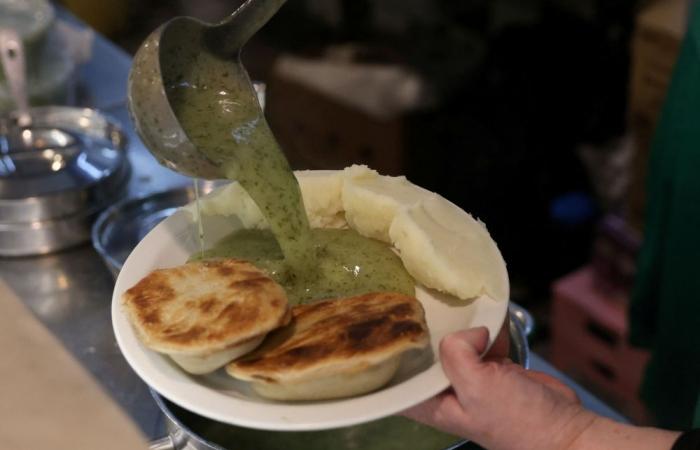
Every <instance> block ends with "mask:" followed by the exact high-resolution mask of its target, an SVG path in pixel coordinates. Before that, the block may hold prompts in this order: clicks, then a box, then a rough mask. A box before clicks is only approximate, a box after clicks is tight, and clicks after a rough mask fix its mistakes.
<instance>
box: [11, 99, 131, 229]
mask: <svg viewBox="0 0 700 450" xmlns="http://www.w3.org/2000/svg"><path fill="white" fill-rule="evenodd" d="M31 117H32V124H31V127H20V126H18V125H17V121H16V120H15V119H16V118H15V117H13V116H12V115H5V116H0V221H1V222H6V223H21V222H32V221H39V220H49V219H54V218H59V217H66V216H70V215H73V214H78V213H85V212H87V211H97V210H98V209H100V208H101V207H104V206H105V205H106V204H107V203H108V202H109V201H111V200H113V199H114V196H115V193H116V192H117V191H119V190H120V188H121V186H122V185H123V184H124V183H125V181H126V179H127V176H128V172H129V166H128V160H127V156H126V152H125V151H124V149H125V148H126V137H125V135H124V133H123V132H122V131H121V130H120V128H119V126H118V125H117V123H116V122H115V121H113V120H110V119H109V118H107V117H106V116H104V115H102V114H100V113H99V112H97V111H95V110H92V109H88V108H72V107H62V106H49V107H41V108H33V109H32V110H31Z"/></svg>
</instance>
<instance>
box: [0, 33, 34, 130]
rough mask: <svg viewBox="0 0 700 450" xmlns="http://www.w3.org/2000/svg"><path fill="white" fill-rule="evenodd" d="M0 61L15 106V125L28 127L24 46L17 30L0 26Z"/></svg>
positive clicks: (29, 116)
mask: <svg viewBox="0 0 700 450" xmlns="http://www.w3.org/2000/svg"><path fill="white" fill-rule="evenodd" d="M0 62H1V63H2V67H3V69H4V72H5V79H6V80H7V84H8V86H9V88H10V94H11V95H12V99H13V100H14V102H15V108H17V125H19V126H20V127H29V126H30V125H31V123H32V116H31V115H30V114H29V100H28V99H27V75H26V70H25V67H24V66H25V64H24V46H23V44H22V39H21V38H20V36H19V33H17V31H15V30H13V29H10V28H0Z"/></svg>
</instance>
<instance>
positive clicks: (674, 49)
mask: <svg viewBox="0 0 700 450" xmlns="http://www.w3.org/2000/svg"><path fill="white" fill-rule="evenodd" d="M687 7H688V5H687V0H656V1H653V2H651V3H650V4H648V5H647V6H646V7H645V8H644V9H642V11H641V12H640V13H639V15H638V16H637V18H636V21H635V31H634V34H633V37H632V52H631V73H630V97H629V111H628V113H629V128H630V132H631V134H632V136H633V139H634V145H635V148H636V153H635V156H634V157H633V160H632V164H631V177H630V178H631V180H630V187H629V191H628V202H627V214H626V216H627V220H628V222H629V223H630V224H631V225H632V226H633V227H634V228H635V229H637V230H639V231H641V230H642V229H643V224H644V212H645V203H646V174H647V163H648V160H649V151H650V147H651V142H652V139H653V136H654V129H655V128H656V122H657V119H658V115H659V113H660V111H661V108H662V106H663V104H664V100H665V99H666V91H667V89H668V84H669V81H670V78H671V75H672V72H673V68H674V66H675V63H676V59H677V57H678V53H679V50H680V46H681V44H682V41H683V38H684V36H685V32H686V28H687V20H688V15H687Z"/></svg>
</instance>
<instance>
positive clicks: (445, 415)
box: [403, 328, 596, 450]
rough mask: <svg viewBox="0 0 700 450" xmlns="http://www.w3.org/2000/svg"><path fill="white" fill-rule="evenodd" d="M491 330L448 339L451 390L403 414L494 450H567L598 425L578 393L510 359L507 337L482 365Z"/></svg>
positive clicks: (444, 348) (443, 351) (443, 349)
mask: <svg viewBox="0 0 700 450" xmlns="http://www.w3.org/2000/svg"><path fill="white" fill-rule="evenodd" d="M487 343H488V330H487V329H486V328H474V329H470V330H466V331H460V332H457V333H454V334H451V335H448V336H446V337H445V338H444V339H443V340H442V342H441V345H440V358H441V362H442V366H443V369H444V370H445V374H446V375H447V378H448V379H449V380H450V382H451V384H452V388H451V389H449V390H447V391H445V392H443V393H442V394H440V395H438V396H436V397H434V398H432V399H429V400H427V401H426V402H424V403H422V404H420V405H417V406H415V407H413V408H411V409H409V410H407V411H405V412H404V413H403V414H404V415H405V416H407V417H409V418H411V419H414V420H416V421H418V422H422V423H425V424H428V425H430V426H433V427H435V428H438V429H440V430H442V431H445V432H448V433H451V434H455V435H458V436H462V437H464V438H467V439H470V440H472V441H474V442H476V443H478V444H480V445H482V446H485V447H486V448H488V449H490V450H501V449H502V450H513V449H523V450H530V449H532V450H547V449H568V448H571V447H572V446H573V443H574V441H576V439H577V438H578V437H579V436H580V435H581V433H582V432H583V431H584V430H585V429H586V428H588V427H589V426H590V425H591V423H592V422H593V421H594V420H595V417H596V416H595V415H594V414H592V413H590V412H588V411H587V410H585V409H583V408H582V407H581V406H580V403H579V401H578V398H577V397H576V394H575V393H574V391H573V390H571V389H570V388H568V387H567V386H566V385H564V384H563V383H561V382H560V381H558V380H557V379H556V378H554V377H551V376H549V375H547V374H545V373H541V372H535V371H528V370H525V369H524V368H523V367H521V366H519V365H517V364H515V363H513V362H512V361H510V360H508V359H507V358H505V355H506V354H507V345H506V344H507V334H505V338H504V337H503V333H501V336H499V338H497V339H496V342H495V343H494V345H493V346H492V349H491V351H490V352H489V354H488V355H487V356H485V357H484V358H483V359H482V358H480V355H481V354H482V353H483V352H484V350H485V349H486V346H487Z"/></svg>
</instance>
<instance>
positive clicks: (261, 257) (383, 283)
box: [192, 229, 415, 304]
mask: <svg viewBox="0 0 700 450" xmlns="http://www.w3.org/2000/svg"><path fill="white" fill-rule="evenodd" d="M311 231H312V241H313V248H314V252H315V254H316V257H317V259H316V260H317V266H316V269H315V272H316V274H317V276H316V277H315V278H313V279H312V280H309V279H308V278H307V279H306V280H301V279H299V278H297V277H290V276H288V273H287V272H286V271H285V270H284V259H283V254H282V250H281V249H280V246H279V245H278V244H277V241H276V240H275V237H274V236H273V234H272V233H271V232H270V231H267V230H239V231H236V232H234V233H232V234H230V235H228V236H226V237H225V238H223V239H222V240H221V241H219V242H218V243H217V244H216V245H214V247H213V248H211V249H209V250H207V251H205V252H204V254H203V255H201V257H200V256H199V254H195V255H193V257H192V259H200V258H204V259H209V258H237V259H244V260H247V261H251V262H252V263H253V264H255V265H256V266H257V267H259V268H261V269H262V270H264V271H266V272H267V273H268V274H269V275H270V276H272V277H273V278H274V279H275V281H277V282H278V283H280V284H281V285H282V286H283V287H284V288H285V290H286V291H287V296H288V297H289V301H290V303H292V304H299V303H308V302H311V301H314V300H320V299H326V298H339V297H346V296H352V295H361V294H366V293H369V292H400V293H403V294H406V295H410V296H414V295H415V282H414V280H413V278H411V276H410V275H409V274H408V273H407V272H406V269H405V268H404V267H403V263H402V262H401V260H400V259H399V257H398V256H396V254H395V253H394V252H393V251H392V250H391V248H390V247H389V246H388V245H386V244H384V243H383V242H379V241H376V240H374V239H369V238H366V237H364V236H361V235H360V234H359V233H357V232H356V231H354V230H336V229H313V230H311Z"/></svg>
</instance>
